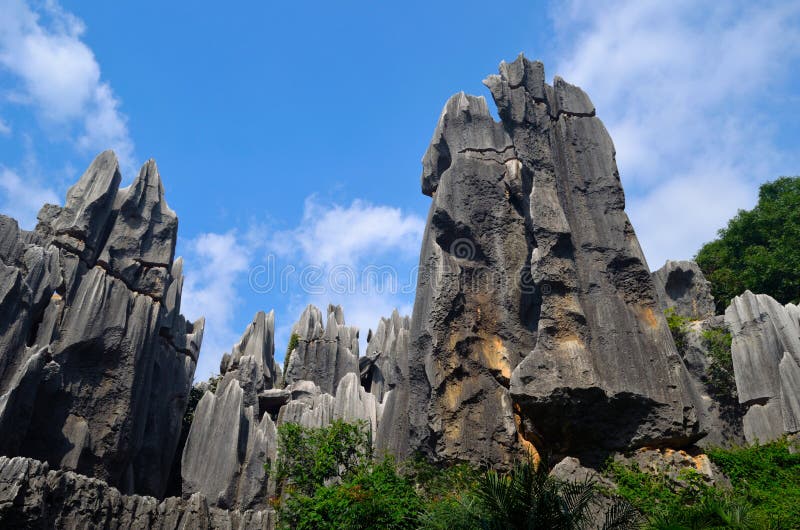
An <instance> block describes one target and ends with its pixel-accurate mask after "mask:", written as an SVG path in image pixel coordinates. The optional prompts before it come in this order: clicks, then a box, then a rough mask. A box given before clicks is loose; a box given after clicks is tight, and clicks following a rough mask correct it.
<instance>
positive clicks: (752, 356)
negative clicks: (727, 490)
mask: <svg viewBox="0 0 800 530" xmlns="http://www.w3.org/2000/svg"><path fill="white" fill-rule="evenodd" d="M725 322H726V324H727V325H728V326H729V327H730V330H731V334H732V335H733V343H732V345H731V354H732V357H733V367H734V375H735V377H736V389H737V392H738V395H739V402H740V403H741V404H742V405H743V406H744V407H745V408H746V409H747V412H746V413H745V415H744V420H743V421H744V432H745V437H746V438H747V441H748V442H751V443H753V442H756V441H760V442H762V443H763V442H768V441H772V440H774V439H776V438H779V437H781V436H783V435H784V434H786V433H789V434H791V433H795V432H798V430H800V425H798V421H797V418H798V410H800V409H799V408H798V400H800V385H798V383H799V382H800V370H798V364H800V311H798V308H797V306H795V305H793V304H787V305H786V306H783V305H781V304H779V303H778V302H777V301H776V300H775V299H773V298H772V297H770V296H768V295H765V294H753V293H751V292H750V291H745V293H744V294H742V295H740V296H737V297H736V298H734V299H733V300H732V301H731V304H730V305H729V306H728V308H727V309H726V310H725Z"/></svg>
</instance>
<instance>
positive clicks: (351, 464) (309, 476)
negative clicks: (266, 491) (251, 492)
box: [265, 420, 372, 495]
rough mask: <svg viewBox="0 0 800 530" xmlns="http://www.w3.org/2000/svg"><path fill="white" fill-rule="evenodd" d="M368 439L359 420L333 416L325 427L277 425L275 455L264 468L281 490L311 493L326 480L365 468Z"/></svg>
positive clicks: (368, 458) (368, 459)
mask: <svg viewBox="0 0 800 530" xmlns="http://www.w3.org/2000/svg"><path fill="white" fill-rule="evenodd" d="M371 460H372V440H371V438H370V435H369V429H368V428H367V427H366V425H365V424H364V423H363V422H359V423H346V422H344V421H342V420H335V421H334V422H333V423H331V425H330V426H328V427H323V428H317V429H314V428H306V427H302V426H300V425H298V424H296V423H284V424H283V425H281V426H280V427H278V458H277V462H275V465H274V469H272V470H270V468H269V463H267V464H265V465H266V466H267V470H268V471H270V473H271V474H272V476H274V477H275V480H276V482H277V484H278V486H279V488H280V489H281V491H284V492H287V491H289V492H295V491H296V492H299V493H302V494H305V495H313V494H314V492H315V491H316V490H317V489H318V488H320V487H322V486H323V485H325V483H326V482H328V481H333V480H336V481H341V480H342V479H345V478H350V477H353V476H356V475H359V474H361V473H363V472H364V471H366V470H368V469H369V466H370V463H371Z"/></svg>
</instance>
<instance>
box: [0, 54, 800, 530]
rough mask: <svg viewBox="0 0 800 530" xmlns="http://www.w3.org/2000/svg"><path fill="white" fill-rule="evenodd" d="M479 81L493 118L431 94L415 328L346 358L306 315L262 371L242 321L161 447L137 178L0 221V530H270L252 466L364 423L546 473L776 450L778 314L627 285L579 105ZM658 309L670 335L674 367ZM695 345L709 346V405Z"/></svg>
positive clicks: (535, 87)
mask: <svg viewBox="0 0 800 530" xmlns="http://www.w3.org/2000/svg"><path fill="white" fill-rule="evenodd" d="M485 84H486V85H487V86H488V87H489V89H490V91H491V93H492V96H493V98H494V102H495V104H496V106H497V110H498V114H499V116H500V121H499V122H498V121H495V120H494V119H493V118H492V116H491V114H490V111H489V105H488V103H487V102H486V100H485V99H484V98H482V97H474V96H469V95H466V94H463V93H460V94H457V95H455V96H453V97H452V98H450V100H449V101H447V103H446V104H445V106H444V109H443V111H442V113H441V115H440V117H439V121H438V124H437V125H436V127H435V130H434V134H433V139H432V141H431V143H430V145H429V147H428V149H427V151H426V153H425V155H424V158H423V161H422V162H423V163H422V166H423V171H422V177H421V185H422V192H423V193H424V194H426V195H428V196H430V197H431V206H430V210H429V214H428V220H427V226H426V229H425V232H424V238H423V241H422V249H421V253H420V261H419V265H420V271H419V279H418V284H417V290H416V298H415V303H414V310H413V314H412V315H411V316H401V315H400V313H399V312H397V311H395V312H394V313H393V314H392V315H390V316H389V317H387V318H382V319H381V320H380V322H378V323H377V327H376V328H374V331H370V332H369V334H368V338H367V347H366V352H365V355H363V356H361V355H360V352H359V334H360V332H359V329H358V328H356V327H353V326H350V325H348V324H347V323H346V321H345V313H344V310H343V308H342V307H339V306H334V305H330V306H328V307H327V308H325V311H324V312H323V311H321V310H320V309H318V308H317V307H314V306H308V307H307V308H306V309H305V310H304V311H303V312H302V314H301V315H300V318H299V320H298V321H297V322H296V323H295V324H294V326H293V327H292V330H291V337H292V338H291V340H290V347H289V351H287V352H286V359H285V363H284V364H283V367H284V369H282V367H281V365H280V364H279V362H278V361H277V360H276V355H275V351H276V348H280V349H283V348H284V347H285V345H281V344H276V343H275V325H276V324H275V320H276V316H275V314H274V313H273V312H270V313H265V312H259V313H257V314H256V315H255V317H254V318H253V321H252V323H250V324H249V325H248V326H247V328H246V329H245V330H244V333H243V335H242V337H241V339H240V340H239V342H238V343H237V344H235V345H233V347H232V348H231V350H230V352H228V353H225V354H224V355H222V356H221V363H220V375H219V378H217V379H216V380H214V381H212V382H210V383H202V384H199V385H198V386H197V387H196V389H195V392H198V391H200V392H202V394H203V395H202V398H201V399H200V400H199V402H198V403H197V406H196V408H195V409H194V410H193V411H191V410H190V413H191V418H192V420H191V426H190V427H189V428H188V430H186V431H183V435H182V432H181V429H182V422H183V420H184V414H185V412H186V404H187V399H188V395H189V393H190V390H191V388H192V383H193V377H194V370H195V366H196V363H197V359H198V355H199V352H200V345H201V342H202V335H203V327H204V322H203V320H202V319H201V320H199V321H197V322H194V323H190V322H188V321H187V320H186V319H185V318H184V317H183V316H182V315H181V313H180V306H181V291H182V284H183V263H182V261H181V259H180V258H178V259H175V258H174V253H175V242H176V237H177V229H178V219H177V216H176V214H175V213H174V212H173V211H172V210H170V209H169V207H168V206H167V203H166V200H165V198H164V190H163V186H162V183H161V178H160V175H159V173H158V169H157V167H156V165H155V162H153V161H149V162H147V163H146V164H145V165H144V166H143V167H142V170H141V172H140V173H139V175H138V177H137V178H136V179H135V180H134V181H133V183H132V184H131V186H130V187H128V188H124V189H119V184H120V180H121V176H120V173H119V169H118V163H117V160H116V158H115V156H114V154H113V153H112V152H105V153H102V154H101V155H99V156H98V157H97V159H96V160H95V161H94V162H93V163H92V165H91V166H90V167H89V169H88V170H87V171H86V173H85V174H84V175H83V176H82V177H81V178H80V180H79V181H78V182H77V183H76V184H75V185H74V186H73V187H72V188H70V190H69V192H68V195H67V199H66V204H65V206H64V207H59V206H54V205H45V206H44V207H43V208H42V210H41V212H40V214H39V224H38V225H37V227H36V228H35V230H33V231H25V230H20V229H19V227H18V225H17V223H16V222H15V221H14V220H13V219H10V218H8V217H4V216H0V526H9V525H10V526H11V527H26V526H37V527H39V526H43V527H52V526H56V527H64V528H81V527H84V526H87V525H90V526H91V525H99V526H103V525H112V522H113V524H116V525H118V526H119V527H137V528H143V527H157V528H189V527H200V528H272V527H273V526H274V524H275V513H274V511H273V510H272V508H271V506H270V503H269V500H270V497H271V496H272V495H274V494H275V493H276V486H275V484H274V479H272V478H270V476H269V475H268V473H267V472H266V469H265V464H267V465H269V463H270V462H272V461H273V460H274V459H275V458H276V456H277V431H278V428H279V427H280V426H281V425H282V424H285V423H289V422H293V423H299V424H301V425H304V426H307V427H320V426H325V425H327V424H329V423H330V422H331V421H333V420H335V419H343V420H345V421H356V420H358V421H363V422H364V423H365V425H367V426H368V428H369V430H370V434H371V435H372V441H373V444H374V446H375V449H376V450H377V451H378V452H381V453H382V452H384V451H388V452H389V453H391V454H394V455H396V456H397V457H399V458H404V457H407V456H410V455H412V454H414V453H417V452H419V453H422V454H423V455H426V456H427V457H428V458H429V459H431V460H436V461H447V462H458V461H466V462H470V463H473V464H481V465H486V466H491V467H496V468H506V467H508V466H509V465H510V464H511V463H512V462H513V461H514V460H515V459H517V458H520V457H523V456H525V455H526V454H528V453H530V452H538V453H542V452H546V453H550V454H551V455H552V456H553V457H554V458H556V459H559V458H561V457H566V458H564V460H563V462H564V464H563V465H561V467H560V469H561V471H562V472H565V473H567V474H570V475H572V474H574V473H573V472H574V471H575V470H576V469H580V470H581V473H583V472H584V471H586V470H585V469H584V468H582V467H580V466H582V465H584V464H585V465H594V464H597V463H599V462H602V461H604V459H605V458H606V457H607V456H609V455H610V454H614V453H618V452H626V451H629V450H631V449H636V448H642V447H647V448H649V449H647V451H650V452H656V453H657V452H658V451H659V450H660V449H667V448H668V449H670V450H671V449H677V448H681V447H688V446H692V445H695V444H696V445H700V446H702V445H726V444H728V445H729V444H738V443H744V442H745V441H747V442H753V441H756V440H760V441H766V440H771V439H775V438H777V437H780V436H782V435H784V434H786V433H789V434H792V433H797V432H798V431H800V368H798V367H799V366H800V311H798V309H797V307H796V306H794V305H792V304H788V305H786V306H782V305H780V304H779V303H777V302H776V301H775V300H773V299H772V298H770V297H768V296H766V295H761V294H758V295H754V294H752V293H750V292H746V293H744V294H742V295H741V296H740V297H737V298H736V299H734V300H733V302H732V303H731V305H730V307H728V309H727V311H726V313H725V315H724V316H721V315H714V301H713V298H712V297H711V292H710V289H709V284H708V282H706V280H705V278H704V277H703V274H702V272H701V271H700V269H699V268H698V266H697V265H696V264H694V263H692V262H668V263H667V264H666V265H665V266H664V267H663V268H661V269H659V270H658V271H656V272H654V273H652V274H651V273H650V270H649V268H648V265H647V263H646V261H645V259H644V256H643V254H642V251H641V249H640V247H639V243H638V241H637V238H636V235H635V232H634V230H633V227H632V226H631V223H630V222H629V220H628V217H627V215H626V214H625V196H624V193H623V190H622V186H621V183H620V177H619V174H618V171H617V167H616V163H615V158H614V157H615V152H614V147H613V144H612V142H611V138H610V137H609V135H608V133H607V131H606V130H605V128H604V126H603V124H602V122H601V121H600V120H599V119H598V117H597V116H596V115H595V108H594V106H593V104H592V102H591V100H590V99H589V97H588V96H587V95H586V94H585V93H584V92H583V91H582V90H581V89H580V88H578V87H576V86H573V85H570V84H569V83H567V82H566V81H564V80H563V79H561V78H559V77H556V78H555V80H554V82H553V84H552V85H550V84H547V83H545V76H544V67H543V65H542V64H541V63H539V62H533V61H529V60H528V59H526V58H525V57H523V56H520V57H519V58H517V59H516V60H515V61H514V62H512V63H508V64H507V63H502V64H501V65H500V73H499V75H493V76H490V77H489V78H487V79H486V80H485ZM332 237H335V234H334V235H333V236H332ZM667 308H672V309H673V310H674V312H675V314H677V315H681V316H682V317H685V319H686V320H687V321H688V322H689V323H688V324H687V329H686V330H685V335H686V336H685V340H684V341H683V342H682V344H681V347H680V349H679V348H678V347H677V346H676V342H675V340H673V336H672V334H671V332H670V329H669V327H668V324H667V321H666V319H665V316H664V310H665V309H667ZM278 318H280V316H279V317H278ZM709 331H714V332H719V333H723V334H724V333H728V332H730V333H731V335H732V347H731V363H732V365H733V366H732V368H731V372H732V373H730V374H728V375H729V376H730V377H732V378H733V379H732V380H731V381H730V384H731V385H732V387H731V389H730V391H729V392H728V394H726V395H723V394H720V392H719V388H718V386H715V383H714V380H713V379H714V375H713V374H714V373H716V372H714V370H716V369H717V368H719V366H718V365H717V364H715V363H718V361H717V360H715V359H713V356H712V355H711V354H710V350H709V348H710V346H709V344H708V342H707V340H706V335H707V333H706V332H709ZM221 353H222V352H213V351H203V353H202V354H203V355H208V356H217V355H220V354H221ZM734 375H735V378H734V377H733V376H734ZM189 417H190V416H189V415H187V416H186V418H189ZM186 421H187V425H188V421H189V420H188V419H187V420H186ZM184 440H185V443H184ZM686 458H689V457H686ZM176 459H177V460H176ZM565 469H566V471H565ZM175 470H179V472H176V471H175ZM171 473H172V475H171ZM178 474H179V476H178ZM87 477H88V478H87ZM175 483H177V484H179V485H180V490H181V491H180V493H181V495H182V497H181V498H168V499H163V497H164V495H165V491H167V485H168V484H175Z"/></svg>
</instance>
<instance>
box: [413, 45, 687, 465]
mask: <svg viewBox="0 0 800 530" xmlns="http://www.w3.org/2000/svg"><path fill="white" fill-rule="evenodd" d="M485 83H486V85H487V86H488V87H489V89H490V90H491V92H492V95H493V97H494V100H495V103H496V104H497V108H498V113H499V115H500V117H501V120H502V121H501V122H500V123H497V122H495V121H494V120H493V119H492V117H491V115H490V113H489V110H488V106H487V104H486V101H485V100H484V99H483V98H478V97H473V96H468V95H465V94H463V93H462V94H457V95H455V96H453V97H452V98H451V99H450V100H449V101H448V102H447V104H446V105H445V108H444V110H443V112H442V115H441V116H440V118H439V123H438V125H437V127H436V130H435V132H434V135H433V140H432V141H431V144H430V147H429V148H428V151H427V152H426V153H425V156H424V158H423V173H422V190H423V193H425V194H427V195H430V196H431V197H432V198H433V203H432V205H431V209H430V212H429V215H428V224H427V229H426V231H425V234H424V239H423V244H422V252H421V256H420V275H419V280H418V284H417V291H416V301H415V305H414V314H413V320H412V325H411V330H410V341H411V346H410V352H411V353H410V355H411V357H412V358H411V359H410V360H409V366H410V372H409V382H408V388H409V390H408V392H409V403H408V406H407V409H406V412H407V413H408V415H409V417H410V426H409V429H408V437H409V445H410V447H412V448H419V449H422V450H423V451H426V452H428V454H430V455H435V456H436V457H437V458H444V459H456V460H469V461H472V462H479V463H487V464H490V465H503V464H507V463H509V462H510V461H511V460H513V458H514V457H515V456H516V455H517V454H519V453H520V452H521V451H522V450H524V449H532V447H533V446H535V447H536V448H538V449H546V450H548V451H554V452H559V453H565V454H573V453H580V452H583V451H588V450H594V449H598V448H599V449H605V450H614V449H622V448H630V447H636V446H642V445H673V446H680V445H686V444H689V443H691V442H692V441H694V440H695V439H697V438H698V437H699V436H700V435H701V434H700V432H699V427H698V421H697V417H696V415H695V412H694V407H693V401H694V399H695V396H692V395H691V394H692V389H691V386H690V385H689V383H688V376H687V373H686V369H685V367H684V366H683V363H682V361H681V359H680V357H679V355H678V353H677V351H676V350H675V346H674V343H673V341H672V338H671V336H670V332H669V329H668V328H667V325H666V322H665V319H664V317H663V315H662V314H661V311H660V310H659V306H658V300H657V299H656V293H655V287H654V285H653V281H652V279H651V277H650V272H649V270H648V267H647V264H646V262H645V259H644V256H643V255H642V252H641V249H640V247H639V244H638V242H637V240H636V236H635V233H634V231H633V228H632V227H631V224H630V222H629V221H628V218H627V216H626V214H625V211H624V206H625V199H624V194H623V191H622V187H621V185H620V181H619V174H618V171H617V168H616V164H615V161H614V148H613V144H612V142H611V139H610V138H609V136H608V133H607V132H606V130H605V128H604V127H603V124H602V123H601V122H600V120H599V119H597V118H596V117H595V109H594V106H593V105H592V103H591V101H590V100H589V98H588V96H586V94H584V93H583V91H581V90H580V89H579V88H578V87H575V86H573V85H570V84H569V83H567V82H565V81H564V80H562V79H560V78H558V77H557V78H556V79H555V83H554V85H553V86H550V85H547V84H546V83H545V81H544V69H543V66H542V64H541V63H538V62H531V61H528V60H527V59H525V58H524V57H522V56H520V57H519V58H518V59H517V60H516V61H514V62H513V63H511V64H505V63H503V64H501V66H500V75H497V76H490V77H489V78H488V79H487V80H486V81H485ZM531 444H533V446H532V445H531Z"/></svg>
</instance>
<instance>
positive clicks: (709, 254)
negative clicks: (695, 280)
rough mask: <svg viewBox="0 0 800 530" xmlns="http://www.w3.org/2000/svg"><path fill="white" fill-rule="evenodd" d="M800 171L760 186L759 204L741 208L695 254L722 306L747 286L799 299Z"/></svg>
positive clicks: (781, 298)
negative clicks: (717, 233) (714, 238)
mask: <svg viewBox="0 0 800 530" xmlns="http://www.w3.org/2000/svg"><path fill="white" fill-rule="evenodd" d="M798 241H800V177H781V178H779V179H777V180H775V181H773V182H767V183H766V184H763V185H762V186H761V189H760V190H759V194H758V204H756V206H755V207H754V208H753V209H752V210H740V211H739V213H738V214H736V216H735V217H734V218H733V219H731V220H730V221H729V222H728V226H727V227H725V228H723V229H721V230H720V231H719V237H718V238H717V239H716V240H714V241H711V242H709V243H706V244H705V245H703V247H702V248H701V249H700V251H699V252H698V253H697V256H696V258H695V260H696V261H697V263H698V265H700V268H701V269H702V270H703V274H704V275H705V277H706V279H708V280H709V281H710V282H711V290H712V293H713V294H714V300H716V304H717V311H718V312H720V313H721V312H723V311H724V310H725V308H726V307H727V306H728V304H730V301H731V299H733V298H734V297H735V296H737V295H739V294H741V293H743V292H744V291H745V290H747V289H749V290H751V291H752V292H754V293H757V294H759V293H763V294H768V295H770V296H772V297H773V298H775V299H776V300H778V301H779V302H781V303H782V304H786V303H788V302H794V303H796V302H798V301H800V246H798V245H797V242H798Z"/></svg>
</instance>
